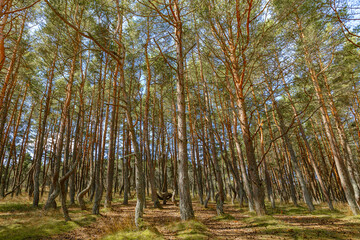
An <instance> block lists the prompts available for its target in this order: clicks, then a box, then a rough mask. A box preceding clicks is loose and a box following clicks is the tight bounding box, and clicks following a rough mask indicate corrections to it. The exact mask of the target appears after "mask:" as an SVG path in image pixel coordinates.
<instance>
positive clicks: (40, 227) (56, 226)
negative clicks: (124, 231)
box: [0, 215, 96, 240]
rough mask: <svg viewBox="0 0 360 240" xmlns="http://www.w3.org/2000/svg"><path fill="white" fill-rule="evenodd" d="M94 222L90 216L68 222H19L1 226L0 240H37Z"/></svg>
mask: <svg viewBox="0 0 360 240" xmlns="http://www.w3.org/2000/svg"><path fill="white" fill-rule="evenodd" d="M95 220H96V217H94V216H90V215H88V216H85V217H81V218H78V219H74V221H69V222H65V221H63V220H57V219H52V218H49V219H46V221H41V222H32V223H22V222H21V221H20V220H19V221H15V222H13V223H11V224H9V225H5V226H1V227H0V239H11V240H15V239H38V238H43V237H47V236H51V235H56V234H60V233H63V232H67V231H71V230H73V229H75V228H77V227H82V226H86V225H89V224H90V223H92V222H94V221H95Z"/></svg>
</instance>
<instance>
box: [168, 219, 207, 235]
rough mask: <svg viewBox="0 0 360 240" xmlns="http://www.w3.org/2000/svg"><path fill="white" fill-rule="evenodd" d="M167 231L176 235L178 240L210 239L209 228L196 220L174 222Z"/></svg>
mask: <svg viewBox="0 0 360 240" xmlns="http://www.w3.org/2000/svg"><path fill="white" fill-rule="evenodd" d="M167 229H168V230H169V231H171V232H173V233H175V234H176V238H177V239H184V240H191V239H199V240H200V239H208V238H209V233H208V229H207V227H206V226H205V225H204V224H202V223H201V222H199V221H196V220H189V221H181V222H173V223H171V224H169V225H168V226H167Z"/></svg>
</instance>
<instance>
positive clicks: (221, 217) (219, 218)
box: [213, 213, 235, 221]
mask: <svg viewBox="0 0 360 240" xmlns="http://www.w3.org/2000/svg"><path fill="white" fill-rule="evenodd" d="M213 219H214V220H217V221H227V220H235V218H234V217H233V216H231V215H230V214H228V213H225V214H222V215H218V216H215V217H213Z"/></svg>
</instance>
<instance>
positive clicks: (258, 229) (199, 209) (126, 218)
mask: <svg viewBox="0 0 360 240" xmlns="http://www.w3.org/2000/svg"><path fill="white" fill-rule="evenodd" d="M135 204H136V202H135V201H134V200H132V201H129V204H128V205H122V204H121V203H114V204H113V206H112V210H111V211H104V212H103V213H102V216H101V217H99V218H98V219H97V221H96V222H95V223H93V224H91V225H89V226H85V227H81V228H78V229H76V230H73V231H71V232H68V233H65V234H61V235H57V236H54V237H53V239H72V240H74V239H101V238H102V237H104V236H106V235H110V234H113V233H115V232H117V231H119V230H121V231H127V230H129V231H132V230H134V229H135V226H134V223H133V219H134V209H135ZM319 207H320V206H318V209H319ZM193 208H194V212H195V216H196V220H197V221H199V222H201V223H202V224H204V225H205V226H206V227H207V230H206V236H207V239H360V218H359V217H348V216H344V215H339V212H338V213H331V214H327V212H328V211H327V210H326V209H319V210H317V211H318V212H316V213H315V214H309V213H308V212H307V211H306V209H304V208H300V209H299V208H289V207H279V208H278V209H277V211H278V212H276V213H271V215H267V216H264V217H256V216H251V215H250V214H249V212H247V211H246V210H247V209H244V208H243V209H240V208H239V207H238V206H237V205H232V204H230V203H227V204H225V205H224V210H225V212H226V213H227V214H229V215H227V216H225V217H224V218H218V217H216V209H215V204H213V203H210V204H209V207H208V208H206V209H205V208H204V207H203V206H201V205H200V203H199V202H197V201H194V202H193ZM89 211H90V210H89ZM288 214H291V215H288ZM334 214H335V215H334ZM144 222H145V224H146V225H147V226H149V227H151V228H152V229H153V230H155V229H156V230H155V231H158V232H159V233H160V234H161V235H162V237H164V238H165V239H179V238H178V237H177V234H178V233H177V232H176V231H174V227H173V226H174V224H176V223H178V222H180V212H179V208H178V206H175V205H173V204H172V203H171V202H169V203H168V204H167V205H163V207H162V209H156V208H153V207H152V204H151V201H147V208H146V209H145V212H144ZM191 239H198V238H191ZM202 239H203V238H202Z"/></svg>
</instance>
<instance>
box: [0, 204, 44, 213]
mask: <svg viewBox="0 0 360 240" xmlns="http://www.w3.org/2000/svg"><path fill="white" fill-rule="evenodd" d="M35 209H37V208H36V207H33V206H32V204H26V203H8V202H6V203H0V212H29V211H33V210H35Z"/></svg>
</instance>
